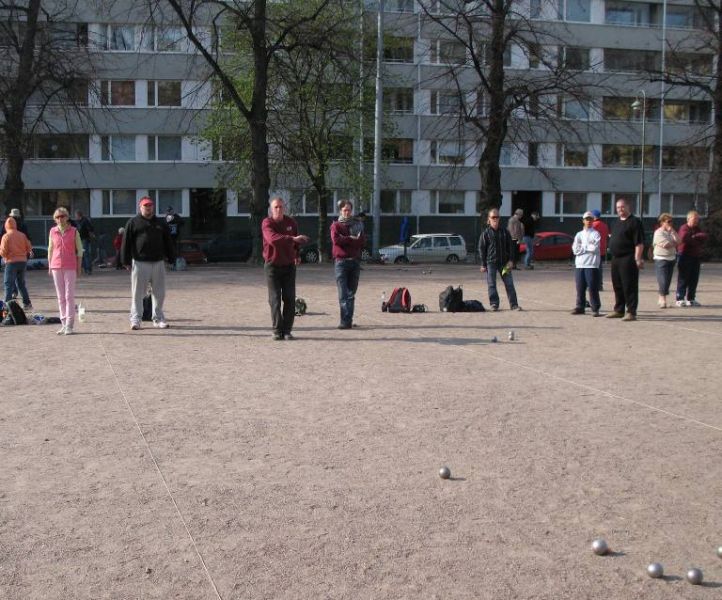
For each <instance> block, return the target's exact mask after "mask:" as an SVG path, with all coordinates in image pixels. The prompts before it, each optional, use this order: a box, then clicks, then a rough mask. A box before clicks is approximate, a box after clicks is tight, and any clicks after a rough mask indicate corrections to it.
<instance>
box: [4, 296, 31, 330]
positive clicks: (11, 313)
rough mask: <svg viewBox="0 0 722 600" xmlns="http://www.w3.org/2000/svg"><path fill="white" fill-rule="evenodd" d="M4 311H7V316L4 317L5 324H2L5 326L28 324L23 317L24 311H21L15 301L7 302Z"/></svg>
mask: <svg viewBox="0 0 722 600" xmlns="http://www.w3.org/2000/svg"><path fill="white" fill-rule="evenodd" d="M5 310H7V312H8V315H7V317H5V321H8V322H7V323H3V324H6V325H27V324H28V318H27V317H26V316H25V311H24V310H23V309H22V306H20V304H19V303H18V301H17V300H8V302H7V303H6V304H5Z"/></svg>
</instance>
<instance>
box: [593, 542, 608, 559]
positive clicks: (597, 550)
mask: <svg viewBox="0 0 722 600" xmlns="http://www.w3.org/2000/svg"><path fill="white" fill-rule="evenodd" d="M592 552H594V554H597V555H599V556H604V555H605V554H607V553H608V552H609V545H608V544H607V542H605V541H604V540H603V539H601V538H599V539H597V540H594V541H593V542H592Z"/></svg>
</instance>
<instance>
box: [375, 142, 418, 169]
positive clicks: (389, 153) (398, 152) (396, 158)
mask: <svg viewBox="0 0 722 600" xmlns="http://www.w3.org/2000/svg"><path fill="white" fill-rule="evenodd" d="M381 157H382V158H383V159H384V160H387V161H389V162H392V163H401V164H408V165H410V164H413V162H414V140H412V139H388V140H384V141H383V146H382V148H381Z"/></svg>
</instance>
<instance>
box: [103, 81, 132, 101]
mask: <svg viewBox="0 0 722 600" xmlns="http://www.w3.org/2000/svg"><path fill="white" fill-rule="evenodd" d="M100 103H101V104H102V105H104V106H135V81H117V80H113V81H101V82H100Z"/></svg>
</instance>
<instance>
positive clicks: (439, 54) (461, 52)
mask: <svg viewBox="0 0 722 600" xmlns="http://www.w3.org/2000/svg"><path fill="white" fill-rule="evenodd" d="M429 60H430V62H432V63H438V64H444V65H463V64H465V63H466V46H464V44H462V43H461V42H458V41H456V40H435V41H433V42H431V54H430V56H429Z"/></svg>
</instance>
